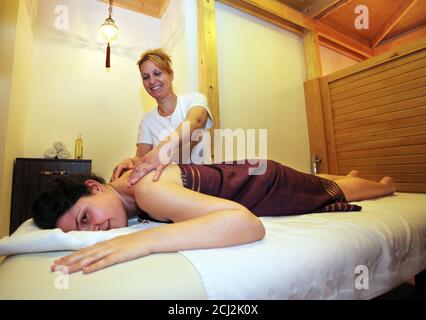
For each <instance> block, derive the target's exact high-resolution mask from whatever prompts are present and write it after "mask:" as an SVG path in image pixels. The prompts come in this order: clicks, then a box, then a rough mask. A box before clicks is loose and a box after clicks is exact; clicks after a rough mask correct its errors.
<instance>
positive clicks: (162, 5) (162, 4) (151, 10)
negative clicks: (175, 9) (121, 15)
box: [99, 0, 170, 18]
mask: <svg viewBox="0 0 426 320" xmlns="http://www.w3.org/2000/svg"><path fill="white" fill-rule="evenodd" d="M99 1H101V2H105V3H109V0H99ZM169 2H170V0H114V2H113V5H114V6H117V7H121V8H124V9H128V10H132V11H136V12H139V13H142V14H145V15H148V16H151V17H154V18H161V17H162V15H163V13H164V11H165V10H166V8H167V6H168V5H169Z"/></svg>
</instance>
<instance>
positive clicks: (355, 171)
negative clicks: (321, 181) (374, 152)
mask: <svg viewBox="0 0 426 320" xmlns="http://www.w3.org/2000/svg"><path fill="white" fill-rule="evenodd" d="M346 176H347V177H357V178H359V177H360V176H361V174H360V173H359V171H358V170H352V171H351V172H349V173H348V174H347V175H346Z"/></svg>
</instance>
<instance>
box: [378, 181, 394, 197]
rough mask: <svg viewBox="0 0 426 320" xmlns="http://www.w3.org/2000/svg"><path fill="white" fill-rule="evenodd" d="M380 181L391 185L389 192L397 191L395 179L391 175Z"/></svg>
mask: <svg viewBox="0 0 426 320" xmlns="http://www.w3.org/2000/svg"><path fill="white" fill-rule="evenodd" d="M379 182H380V183H381V184H384V185H386V186H387V187H389V194H393V193H395V192H396V185H395V181H394V180H393V179H392V178H391V177H383V178H382V179H381V180H380V181H379Z"/></svg>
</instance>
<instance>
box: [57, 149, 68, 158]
mask: <svg viewBox="0 0 426 320" xmlns="http://www.w3.org/2000/svg"><path fill="white" fill-rule="evenodd" d="M69 158H71V154H70V153H69V151H68V150H62V151H60V152H58V159H69Z"/></svg>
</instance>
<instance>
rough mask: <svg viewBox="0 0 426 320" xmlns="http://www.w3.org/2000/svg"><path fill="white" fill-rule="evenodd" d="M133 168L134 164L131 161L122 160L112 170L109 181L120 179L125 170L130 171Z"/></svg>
mask: <svg viewBox="0 0 426 320" xmlns="http://www.w3.org/2000/svg"><path fill="white" fill-rule="evenodd" d="M134 167H135V163H134V161H133V160H132V159H126V160H123V161H122V162H120V163H119V164H118V165H117V166H116V167H115V168H114V171H113V172H112V176H111V180H110V181H111V182H112V181H114V180H116V179H118V178H120V177H121V175H122V174H123V173H124V172H126V171H127V170H132V169H133V168H134Z"/></svg>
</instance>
